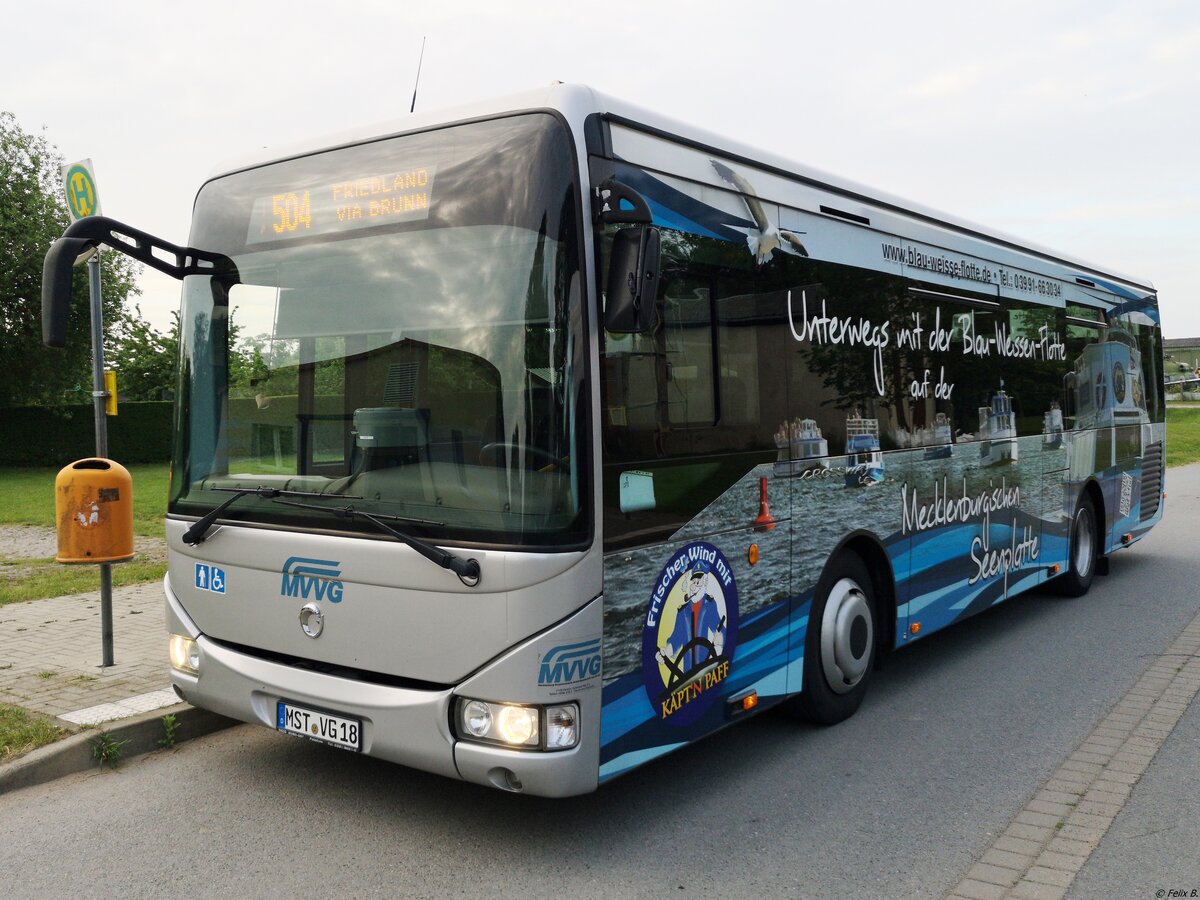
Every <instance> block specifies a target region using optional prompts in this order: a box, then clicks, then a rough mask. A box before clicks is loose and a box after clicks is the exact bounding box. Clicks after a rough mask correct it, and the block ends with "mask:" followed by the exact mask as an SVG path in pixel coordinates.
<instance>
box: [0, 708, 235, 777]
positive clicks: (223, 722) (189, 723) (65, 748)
mask: <svg viewBox="0 0 1200 900" xmlns="http://www.w3.org/2000/svg"><path fill="white" fill-rule="evenodd" d="M166 715H173V716H175V720H176V730H175V744H176V745H178V744H181V743H183V742H184V741H189V740H191V739H192V738H198V737H203V736H204V735H206V734H212V733H213V732H214V731H220V730H221V729H223V728H229V727H231V726H233V725H237V724H240V723H239V722H237V721H236V720H234V719H228V718H226V717H225V716H221V715H217V714H216V713H214V712H209V711H208V710H207V709H197V708H196V707H194V706H191V705H189V704H187V703H178V704H176V705H175V706H168V707H164V708H162V709H156V710H153V711H151V712H147V713H142V714H141V715H138V716H131V717H130V718H128V719H118V720H116V721H113V722H108V723H104V724H102V725H100V726H99V727H97V728H95V729H89V730H87V731H83V732H79V733H77V734H73V735H71V736H70V737H67V738H64V739H63V740H61V741H57V742H55V743H53V744H50V745H48V746H46V747H39V748H38V749H37V750H34V751H32V752H31V753H27V754H25V755H24V756H22V757H21V758H20V759H16V760H13V761H12V762H10V763H5V764H3V765H0V794H6V793H8V792H9V791H15V790H18V789H19V788H25V787H32V786H33V785H37V784H44V783H45V782H47V781H53V780H54V779H56V778H62V777H64V776H66V775H74V774H75V773H77V772H85V771H87V770H89V769H95V768H97V767H98V766H99V764H98V763H97V762H96V758H95V757H94V756H93V754H92V743H91V742H92V741H93V740H95V738H96V736H97V735H99V734H102V733H103V734H110V735H112V736H113V738H114V739H115V740H120V741H128V742H129V743H127V744H126V745H125V746H124V747H123V748H122V752H121V759H122V760H128V759H131V758H132V757H134V756H140V755H141V754H143V753H146V752H148V751H150V750H157V749H158V742H159V740H160V739H161V738H162V736H163V726H162V717H163V716H166Z"/></svg>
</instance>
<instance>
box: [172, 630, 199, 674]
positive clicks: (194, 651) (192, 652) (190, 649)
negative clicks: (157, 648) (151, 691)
mask: <svg viewBox="0 0 1200 900" xmlns="http://www.w3.org/2000/svg"><path fill="white" fill-rule="evenodd" d="M167 652H168V654H169V655H170V657H171V668H172V669H177V670H178V671H180V672H186V673H187V674H188V675H198V674H199V673H200V645H199V644H197V643H196V642H195V641H193V640H192V639H191V638H189V637H184V636H183V635H182V634H173V635H171V637H170V640H169V642H168V644H167Z"/></svg>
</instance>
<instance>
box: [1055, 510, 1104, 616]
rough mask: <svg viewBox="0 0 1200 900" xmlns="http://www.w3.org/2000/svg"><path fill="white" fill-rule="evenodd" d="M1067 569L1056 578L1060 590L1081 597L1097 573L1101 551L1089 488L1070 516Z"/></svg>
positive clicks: (1098, 530)
mask: <svg viewBox="0 0 1200 900" xmlns="http://www.w3.org/2000/svg"><path fill="white" fill-rule="evenodd" d="M1067 552H1068V556H1067V571H1066V574H1064V575H1063V576H1062V577H1061V578H1059V579H1058V581H1057V587H1058V592H1059V593H1060V594H1062V595H1063V596H1065V597H1082V596H1083V595H1084V594H1086V593H1087V592H1088V588H1090V587H1091V586H1092V579H1093V578H1095V577H1096V559H1097V558H1098V557H1099V555H1100V523H1099V521H1098V520H1097V517H1096V504H1095V501H1093V500H1092V498H1091V495H1090V494H1088V493H1087V492H1086V491H1085V492H1084V493H1083V494H1082V495H1081V496H1080V498H1079V503H1078V505H1077V506H1076V507H1075V515H1074V516H1073V517H1072V518H1071V539H1070V542H1069V544H1068V551H1067Z"/></svg>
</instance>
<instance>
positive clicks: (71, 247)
mask: <svg viewBox="0 0 1200 900" xmlns="http://www.w3.org/2000/svg"><path fill="white" fill-rule="evenodd" d="M100 244H106V245H107V246H109V247H112V248H113V249H114V250H119V251H121V252H122V253H124V254H125V255H126V256H130V257H132V258H133V259H136V260H137V261H138V262H140V263H144V264H146V265H148V266H150V267H151V268H152V269H158V271H160V272H165V273H166V274H167V275H170V276H171V277H172V278H179V279H182V278H184V277H185V276H188V275H220V276H224V277H226V278H230V279H232V280H233V281H237V280H238V278H237V266H236V265H235V264H234V262H233V260H232V259H230V258H229V257H228V256H225V255H224V254H222V253H210V252H208V251H206V250H196V249H195V248H193V247H179V246H176V245H175V244H172V243H170V242H169V241H164V240H163V239H162V238H157V237H155V236H154V235H152V234H147V233H146V232H144V231H139V230H138V229H136V228H131V227H130V226H128V225H125V224H123V223H121V222H118V221H117V220H116V219H109V218H106V217H104V216H88V217H87V218H85V219H80V220H79V221H77V222H73V223H72V224H71V225H70V226H69V227H68V228H67V230H66V231H64V232H63V235H62V237H60V238H59V239H58V240H56V241H55V242H54V243H53V244H51V245H50V249H49V250H47V251H46V258H45V260H44V261H43V263H42V343H43V344H45V345H46V346H47V347H65V346H66V343H67V318H68V314H69V310H70V305H71V281H72V272H73V269H74V268H75V266H76V265H77V264H78V263H79V262H80V261H81V260H80V256H81V254H84V253H86V252H87V251H88V250H92V249H94V248H96V247H98V246H99V245H100Z"/></svg>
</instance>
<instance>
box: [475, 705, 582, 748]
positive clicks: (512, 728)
mask: <svg viewBox="0 0 1200 900" xmlns="http://www.w3.org/2000/svg"><path fill="white" fill-rule="evenodd" d="M543 717H544V719H545V723H546V727H545V729H544V730H543V728H542V721H543ZM456 718H457V720H458V721H457V726H458V727H457V730H458V736H459V737H460V738H462V739H463V740H469V741H482V742H484V743H488V744H499V745H501V746H504V747H512V748H513V749H520V750H569V749H570V748H572V747H574V746H575V745H576V744H578V743H579V726H578V722H579V707H578V706H576V705H575V704H574V703H568V704H565V705H563V706H551V707H548V708H542V707H540V706H518V705H517V704H515V703H489V702H488V701H486V700H469V699H466V698H459V701H458V715H457V717H456ZM543 731H544V733H543Z"/></svg>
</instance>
